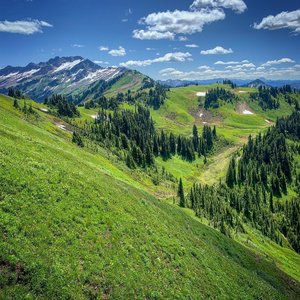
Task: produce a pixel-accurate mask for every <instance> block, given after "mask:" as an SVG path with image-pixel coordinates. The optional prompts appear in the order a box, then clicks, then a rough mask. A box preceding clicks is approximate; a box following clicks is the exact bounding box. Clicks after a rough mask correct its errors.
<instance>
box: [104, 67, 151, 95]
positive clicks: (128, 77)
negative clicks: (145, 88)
mask: <svg viewBox="0 0 300 300" xmlns="http://www.w3.org/2000/svg"><path fill="white" fill-rule="evenodd" d="M144 78H145V75H143V74H142V73H139V72H137V71H131V70H130V71H126V73H125V74H124V75H123V76H122V77H121V78H120V79H119V80H118V81H117V82H116V83H115V84H113V85H112V86H111V87H110V89H108V90H107V91H106V92H105V96H107V97H113V96H116V94H117V93H125V92H127V91H128V90H131V91H132V92H135V91H137V90H138V89H139V88H141V86H142V81H143V79H144Z"/></svg>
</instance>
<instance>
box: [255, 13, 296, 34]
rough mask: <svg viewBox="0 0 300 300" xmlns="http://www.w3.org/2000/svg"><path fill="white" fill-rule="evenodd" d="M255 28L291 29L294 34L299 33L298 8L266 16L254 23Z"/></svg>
mask: <svg viewBox="0 0 300 300" xmlns="http://www.w3.org/2000/svg"><path fill="white" fill-rule="evenodd" d="M253 27H254V28H255V29H268V30H276V29H284V28H288V29H291V30H292V32H293V33H294V34H300V9H297V10H294V11H291V12H287V11H283V12H281V13H280V14H278V15H276V16H273V15H270V16H267V17H265V18H263V19H262V21H261V22H260V23H254V25H253Z"/></svg>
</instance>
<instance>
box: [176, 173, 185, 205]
mask: <svg viewBox="0 0 300 300" xmlns="http://www.w3.org/2000/svg"><path fill="white" fill-rule="evenodd" d="M177 195H178V197H179V206H180V207H185V198H184V190H183V184H182V179H181V178H180V180H179V185H178V193H177Z"/></svg>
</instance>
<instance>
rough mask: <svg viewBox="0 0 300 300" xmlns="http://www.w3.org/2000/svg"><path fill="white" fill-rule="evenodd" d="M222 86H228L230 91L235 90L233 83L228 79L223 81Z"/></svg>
mask: <svg viewBox="0 0 300 300" xmlns="http://www.w3.org/2000/svg"><path fill="white" fill-rule="evenodd" d="M223 84H228V85H230V87H231V88H232V89H235V88H236V84H235V83H233V82H232V81H231V80H229V79H225V80H223Z"/></svg>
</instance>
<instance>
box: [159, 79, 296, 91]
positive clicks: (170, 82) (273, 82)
mask: <svg viewBox="0 0 300 300" xmlns="http://www.w3.org/2000/svg"><path fill="white" fill-rule="evenodd" d="M224 79H225V78H215V79H206V80H180V79H168V80H163V81H161V80H160V81H159V82H160V83H161V84H164V85H167V86H169V87H181V86H186V85H193V84H199V85H206V84H212V83H216V82H222V81H223V80H224ZM231 81H233V82H234V83H236V84H237V85H238V86H245V87H250V86H251V85H253V87H258V86H259V85H262V86H273V87H281V86H283V85H286V84H289V85H291V86H292V87H293V88H296V89H299V88H300V80H267V79H265V78H260V79H256V80H246V79H245V80H243V79H231Z"/></svg>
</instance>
